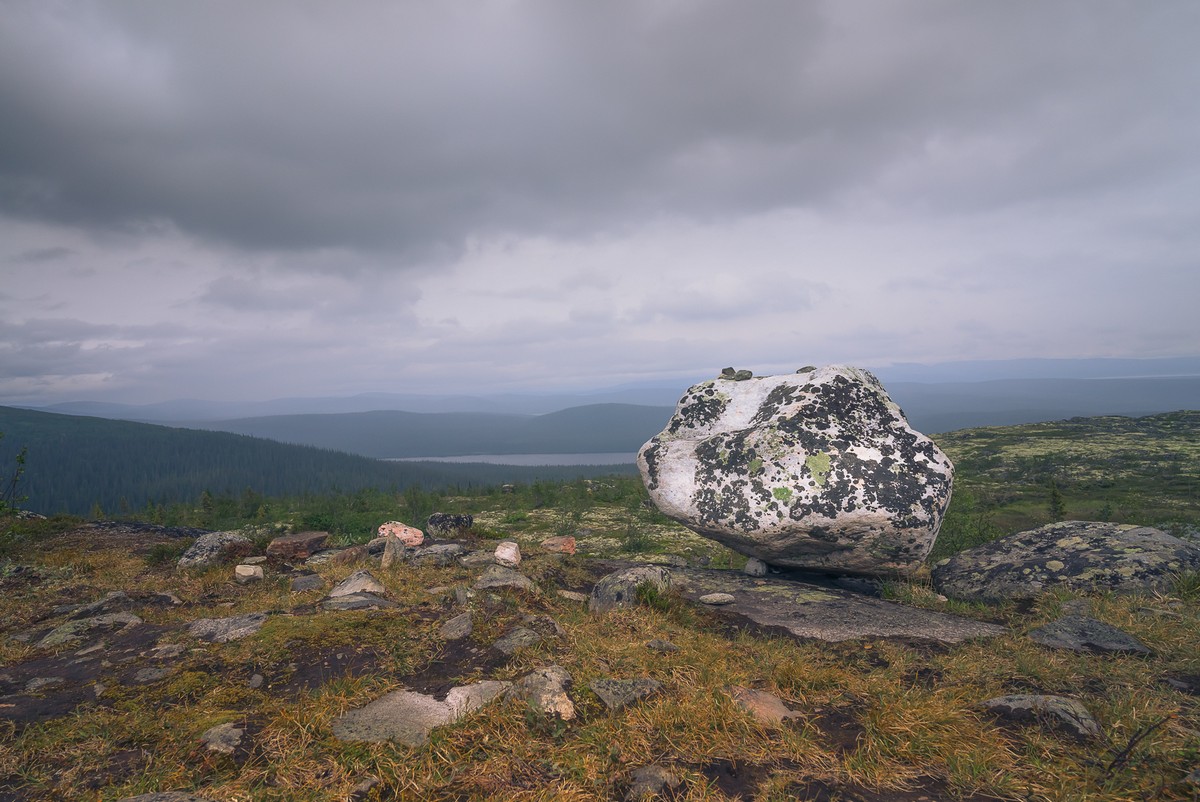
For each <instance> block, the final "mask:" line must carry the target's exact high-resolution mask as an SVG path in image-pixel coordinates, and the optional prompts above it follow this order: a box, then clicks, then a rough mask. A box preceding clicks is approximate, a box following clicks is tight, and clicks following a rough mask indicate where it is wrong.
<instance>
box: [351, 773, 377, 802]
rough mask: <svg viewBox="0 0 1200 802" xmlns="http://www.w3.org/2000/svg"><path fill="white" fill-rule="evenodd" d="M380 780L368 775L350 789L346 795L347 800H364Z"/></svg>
mask: <svg viewBox="0 0 1200 802" xmlns="http://www.w3.org/2000/svg"><path fill="white" fill-rule="evenodd" d="M380 782H381V780H380V779H379V778H378V777H368V778H367V779H365V780H363V781H362V782H360V783H359V784H358V785H356V786H354V787H353V788H351V789H350V793H349V794H347V795H346V802H363V801H364V800H365V799H367V797H369V796H370V795H371V792H372V791H374V790H375V787H376V786H378V785H379V784H380Z"/></svg>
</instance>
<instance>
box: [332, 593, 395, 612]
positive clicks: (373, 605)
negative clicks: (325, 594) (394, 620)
mask: <svg viewBox="0 0 1200 802" xmlns="http://www.w3.org/2000/svg"><path fill="white" fill-rule="evenodd" d="M399 606H400V605H399V604H397V603H396V602H394V601H391V600H390V599H384V598H382V597H380V596H376V595H375V594H374V593H367V592H365V591H364V592H362V593H347V594H346V595H344V596H337V597H334V598H329V599H323V600H322V601H321V609H323V610H329V611H331V612H337V611H342V610H386V609H388V608H391V607H399Z"/></svg>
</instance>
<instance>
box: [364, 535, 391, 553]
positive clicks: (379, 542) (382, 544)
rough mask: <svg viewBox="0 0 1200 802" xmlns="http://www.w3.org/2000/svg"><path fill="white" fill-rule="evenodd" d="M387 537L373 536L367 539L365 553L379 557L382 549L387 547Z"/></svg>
mask: <svg viewBox="0 0 1200 802" xmlns="http://www.w3.org/2000/svg"><path fill="white" fill-rule="evenodd" d="M387 542H388V539H387V538H386V537H373V538H371V539H370V540H368V541H367V554H370V555H371V556H372V557H379V556H381V555H382V554H383V550H384V549H386V548H387Z"/></svg>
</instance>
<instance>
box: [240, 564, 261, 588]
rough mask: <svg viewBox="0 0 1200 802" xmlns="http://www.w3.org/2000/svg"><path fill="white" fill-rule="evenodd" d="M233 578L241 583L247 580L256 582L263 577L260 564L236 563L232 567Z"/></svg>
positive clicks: (247, 581) (245, 582)
mask: <svg viewBox="0 0 1200 802" xmlns="http://www.w3.org/2000/svg"><path fill="white" fill-rule="evenodd" d="M233 578H234V579H236V580H237V581H238V582H240V583H241V584H243V585H245V584H247V583H249V582H258V581H260V580H262V578H263V569H262V566H261V565H238V566H235V567H234V569H233Z"/></svg>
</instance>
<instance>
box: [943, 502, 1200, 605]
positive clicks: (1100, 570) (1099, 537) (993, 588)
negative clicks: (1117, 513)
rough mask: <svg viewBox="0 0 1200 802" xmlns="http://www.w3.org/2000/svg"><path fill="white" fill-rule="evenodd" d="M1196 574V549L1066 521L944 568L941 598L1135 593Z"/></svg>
mask: <svg viewBox="0 0 1200 802" xmlns="http://www.w3.org/2000/svg"><path fill="white" fill-rule="evenodd" d="M1180 571H1200V545H1197V544H1195V543H1189V542H1186V541H1183V540H1180V539H1179V538H1176V537H1172V536H1171V535H1168V534H1167V533H1166V532H1162V531H1160V530H1158V529H1152V528H1150V527H1148V526H1133V525H1130V524H1113V523H1099V522H1095V521H1063V522H1061V523H1056V524H1050V525H1049V526H1043V527H1041V528H1039V529H1032V530H1030V531H1028V532H1019V533H1017V534H1015V535H1009V536H1008V537H1002V538H1000V539H998V540H994V541H992V542H990V543H985V544H984V545H982V546H976V547H975V548H973V549H967V550H966V551H963V552H960V553H958V554H956V555H954V556H953V557H950V558H949V559H946V560H942V561H941V562H939V563H938V564H937V565H936V566H935V567H934V569H933V582H934V585H935V586H936V587H937V588H938V590H940V591H941V592H942V593H944V594H946V595H947V596H950V597H951V598H955V599H966V600H968V601H1002V600H1005V599H1028V598H1033V597H1035V596H1037V595H1039V594H1040V593H1042V592H1043V591H1045V590H1048V589H1050V588H1054V587H1062V588H1068V589H1071V590H1078V591H1098V590H1110V591H1114V592H1117V593H1133V592H1139V591H1148V590H1152V589H1155V588H1161V587H1163V586H1165V585H1167V584H1169V583H1170V581H1171V577H1172V575H1173V574H1175V573H1177V572H1180Z"/></svg>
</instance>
